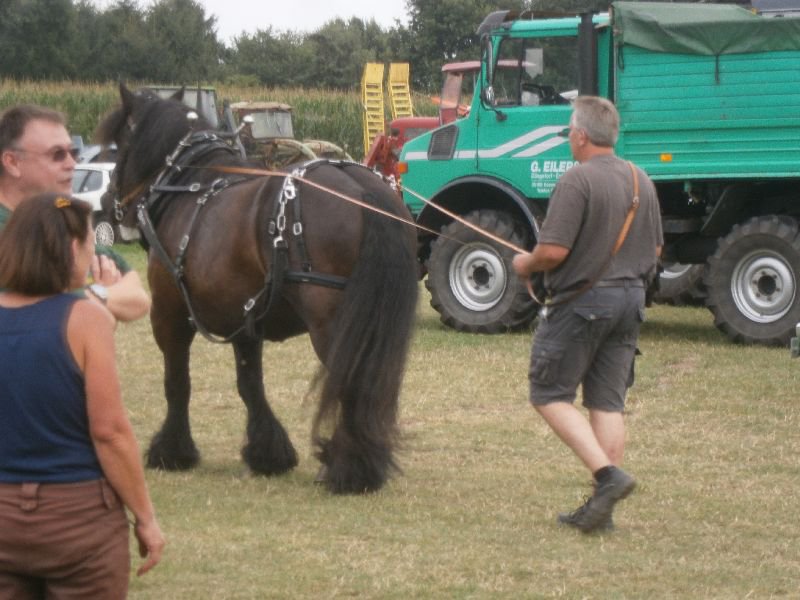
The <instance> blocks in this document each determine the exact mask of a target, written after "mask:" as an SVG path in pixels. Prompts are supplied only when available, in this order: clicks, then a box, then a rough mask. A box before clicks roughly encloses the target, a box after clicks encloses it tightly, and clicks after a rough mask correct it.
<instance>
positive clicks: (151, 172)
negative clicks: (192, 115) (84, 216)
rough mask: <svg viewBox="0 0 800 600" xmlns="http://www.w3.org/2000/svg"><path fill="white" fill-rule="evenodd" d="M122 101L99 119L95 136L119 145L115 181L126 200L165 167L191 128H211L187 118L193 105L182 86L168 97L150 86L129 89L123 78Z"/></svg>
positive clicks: (101, 141) (106, 142)
mask: <svg viewBox="0 0 800 600" xmlns="http://www.w3.org/2000/svg"><path fill="white" fill-rule="evenodd" d="M119 93H120V99H121V103H120V105H119V106H117V107H116V108H114V109H113V110H112V111H111V112H110V113H109V114H108V115H106V117H105V118H104V119H103V120H102V121H101V122H100V124H99V125H98V127H97V130H96V131H95V136H94V137H95V139H97V141H98V142H99V143H101V144H105V145H110V144H112V143H115V144H116V145H117V156H118V158H117V166H116V168H115V170H114V177H113V179H114V183H115V186H116V189H117V194H118V195H119V196H120V198H121V199H123V200H128V199H129V195H131V194H134V193H135V192H136V190H138V189H141V188H142V186H143V185H145V184H146V183H147V182H148V181H149V180H151V179H152V178H154V177H155V176H156V175H157V173H158V172H159V171H160V170H161V169H162V168H163V167H164V164H165V160H166V157H167V156H168V155H169V154H170V153H171V152H172V151H173V150H174V149H175V147H176V146H177V145H178V142H179V141H180V140H181V138H183V136H185V135H186V133H187V132H188V131H189V130H190V128H192V127H194V128H195V129H198V128H199V129H208V128H209V127H210V126H209V124H208V123H207V122H205V121H204V120H203V119H202V118H200V119H199V121H195V123H194V125H193V124H192V121H191V120H190V119H188V118H187V114H188V113H189V112H191V109H190V108H189V107H188V106H186V105H185V104H183V102H182V101H181V100H182V98H183V88H181V89H180V90H179V91H178V92H176V93H175V94H173V95H172V97H170V98H168V99H163V98H161V97H159V96H158V95H157V94H156V93H155V92H153V91H152V90H150V89H147V88H141V89H139V90H136V91H131V90H129V89H128V88H127V87H126V86H125V84H124V83H122V82H120V85H119Z"/></svg>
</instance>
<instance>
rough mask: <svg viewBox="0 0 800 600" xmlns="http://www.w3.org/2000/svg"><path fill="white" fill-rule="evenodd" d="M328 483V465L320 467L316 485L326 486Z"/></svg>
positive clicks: (315, 481)
mask: <svg viewBox="0 0 800 600" xmlns="http://www.w3.org/2000/svg"><path fill="white" fill-rule="evenodd" d="M327 482H328V467H327V466H326V465H320V467H319V471H317V476H316V477H314V483H315V484H317V485H324V484H325V483H327Z"/></svg>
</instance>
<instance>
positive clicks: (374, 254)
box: [313, 165, 418, 493]
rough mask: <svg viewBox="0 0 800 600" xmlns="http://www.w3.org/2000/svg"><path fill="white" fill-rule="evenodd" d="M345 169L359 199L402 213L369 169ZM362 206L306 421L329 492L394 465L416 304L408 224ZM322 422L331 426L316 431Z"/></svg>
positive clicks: (360, 483) (361, 484)
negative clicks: (355, 252)
mask: <svg viewBox="0 0 800 600" xmlns="http://www.w3.org/2000/svg"><path fill="white" fill-rule="evenodd" d="M354 167H355V165H354ZM347 171H348V172H349V171H352V169H351V168H348V169H347ZM350 175H351V177H352V178H353V179H355V180H356V181H358V183H359V184H361V186H362V188H363V189H364V190H365V194H364V196H363V199H364V200H365V201H367V202H369V203H370V204H371V205H374V206H377V207H378V208H381V209H383V210H386V211H391V212H393V213H395V214H398V215H400V216H404V217H410V215H408V214H407V211H405V209H404V207H403V206H402V203H401V202H397V201H395V198H394V196H393V192H392V191H391V190H390V189H389V188H388V186H385V185H384V184H383V183H382V182H381V181H380V180H379V179H377V178H376V177H375V176H374V174H372V173H370V172H368V171H367V170H365V169H363V168H361V167H358V170H357V171H355V172H351V173H350ZM367 178H369V179H367ZM363 212H364V232H363V236H362V242H361V249H360V253H359V260H358V262H357V263H356V266H355V269H354V270H353V272H352V274H351V275H350V278H349V280H348V283H347V286H346V287H345V290H344V298H343V299H342V302H341V304H340V307H339V309H338V313H337V315H336V318H335V321H334V325H333V328H332V333H331V343H330V346H329V350H328V353H327V360H326V361H325V367H323V371H324V372H321V378H322V380H323V381H322V391H321V398H320V404H319V410H318V412H317V415H316V417H315V419H314V427H313V439H314V443H315V446H316V447H317V456H318V458H319V459H320V461H321V462H322V463H323V465H324V470H325V483H326V485H327V486H328V488H329V489H330V490H331V491H332V492H334V493H361V492H365V491H374V490H377V489H379V488H380V487H381V486H382V485H383V484H384V482H385V481H386V479H387V478H388V477H389V475H390V473H391V471H392V470H394V469H396V468H397V464H396V462H395V460H394V457H393V448H394V446H395V444H396V442H397V437H398V428H397V417H398V398H399V395H400V386H401V383H402V379H403V373H404V370H405V364H406V356H407V353H408V346H409V342H410V339H411V335H412V331H413V324H414V316H415V307H416V302H417V291H418V285H417V274H418V266H417V262H416V258H415V236H414V230H413V229H412V228H410V227H409V225H405V224H403V223H401V222H398V221H396V220H394V219H391V218H389V217H387V216H385V215H381V214H378V213H375V212H373V211H369V210H364V211H363ZM323 425H326V426H329V425H333V431H332V432H330V433H327V434H323V433H321V428H322V427H323ZM325 429H326V430H328V431H330V430H329V429H328V427H325Z"/></svg>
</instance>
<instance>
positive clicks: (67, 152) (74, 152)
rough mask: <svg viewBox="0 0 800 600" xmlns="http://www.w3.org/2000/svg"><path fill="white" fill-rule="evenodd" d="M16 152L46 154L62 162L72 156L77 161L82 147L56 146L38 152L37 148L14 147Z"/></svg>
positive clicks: (54, 160) (55, 160) (57, 161)
mask: <svg viewBox="0 0 800 600" xmlns="http://www.w3.org/2000/svg"><path fill="white" fill-rule="evenodd" d="M12 150H13V151H14V152H22V153H24V154H38V155H39V156H46V157H48V158H49V159H50V160H51V161H53V162H56V163H61V162H64V161H65V160H67V157H68V156H71V157H72V159H73V160H74V161H75V162H77V161H78V157H79V156H80V154H81V149H80V148H73V147H70V148H67V147H65V146H58V147H56V148H51V149H50V150H46V151H44V152H37V151H35V150H26V149H25V148H12Z"/></svg>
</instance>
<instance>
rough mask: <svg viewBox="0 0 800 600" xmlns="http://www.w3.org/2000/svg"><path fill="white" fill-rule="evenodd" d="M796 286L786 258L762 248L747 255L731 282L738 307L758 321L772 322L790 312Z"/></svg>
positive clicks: (750, 317) (738, 266)
mask: <svg viewBox="0 0 800 600" xmlns="http://www.w3.org/2000/svg"><path fill="white" fill-rule="evenodd" d="M796 289H797V285H796V281H795V278H794V274H793V272H792V269H791V267H790V266H789V265H788V264H787V263H786V261H785V260H784V259H783V257H781V256H780V255H779V254H777V253H772V252H764V251H763V250H762V251H759V252H753V253H751V254H749V255H747V256H745V257H744V258H743V259H742V260H741V261H740V262H739V264H738V265H737V267H736V270H735V271H734V273H733V278H732V281H731V292H732V294H733V300H734V302H735V303H736V306H737V308H738V309H739V310H740V311H741V312H742V314H744V315H745V316H747V317H748V318H749V319H751V320H752V321H755V322H757V323H772V322H774V321H777V320H778V319H780V318H781V317H783V316H784V315H785V314H786V313H787V312H789V310H790V309H791V307H792V305H793V303H794V297H795V293H796V291H795V290H796Z"/></svg>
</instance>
